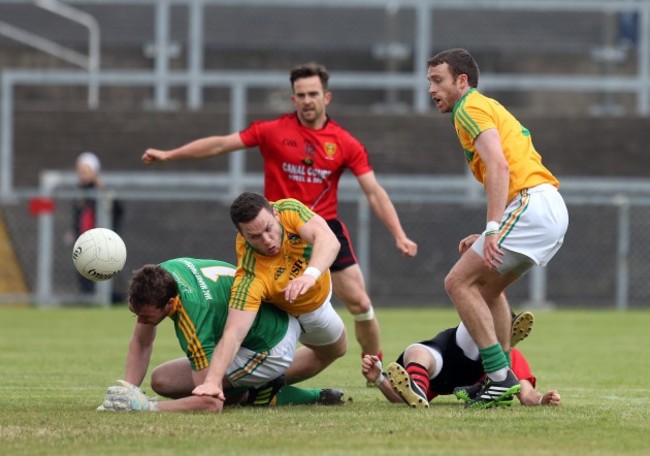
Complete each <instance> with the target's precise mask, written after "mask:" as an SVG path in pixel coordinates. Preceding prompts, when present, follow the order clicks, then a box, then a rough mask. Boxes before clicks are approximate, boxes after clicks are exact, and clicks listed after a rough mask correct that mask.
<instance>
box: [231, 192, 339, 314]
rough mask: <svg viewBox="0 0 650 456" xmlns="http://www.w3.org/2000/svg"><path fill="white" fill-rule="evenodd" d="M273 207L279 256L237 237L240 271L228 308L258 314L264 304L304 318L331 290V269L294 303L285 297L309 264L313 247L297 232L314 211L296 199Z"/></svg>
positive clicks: (277, 203)
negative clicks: (259, 250) (278, 230)
mask: <svg viewBox="0 0 650 456" xmlns="http://www.w3.org/2000/svg"><path fill="white" fill-rule="evenodd" d="M272 204H273V207H274V208H275V209H276V210H277V213H278V218H279V219H280V224H281V226H282V228H283V230H282V246H281V248H280V253H278V254H277V255H275V256H273V257H267V256H264V255H260V254H259V253H257V252H256V251H255V250H254V249H253V247H252V246H251V245H249V244H248V243H247V242H246V241H245V240H244V238H243V236H242V235H241V234H237V241H236V246H237V247H236V249H237V272H236V274H235V283H234V284H233V288H232V294H231V297H230V303H229V305H230V307H232V308H234V309H238V310H246V311H254V312H257V310H258V309H259V307H260V305H262V301H265V302H269V303H271V304H274V305H275V306H277V307H279V308H280V309H282V310H284V311H286V312H287V313H289V314H291V315H302V314H304V313H308V312H311V311H313V310H316V309H317V308H318V307H320V306H321V304H323V303H324V302H325V300H326V299H327V297H328V296H329V294H330V289H331V282H330V272H329V269H328V270H326V271H325V272H324V273H323V274H322V275H321V276H320V277H319V278H318V280H316V283H315V284H314V286H313V287H311V288H310V289H309V290H308V291H307V292H306V293H305V294H304V295H302V296H299V297H298V298H297V299H296V300H295V301H294V302H293V303H290V302H288V301H287V300H286V299H285V298H284V289H285V288H286V287H287V286H288V284H289V281H290V280H292V279H294V278H296V277H298V276H300V275H301V274H302V273H303V272H304V271H305V269H307V266H308V265H309V259H310V257H311V252H312V246H311V244H309V243H307V242H306V241H305V240H303V239H302V238H301V237H300V235H299V234H298V232H299V230H300V228H301V227H302V226H303V225H304V224H305V223H306V222H307V221H309V220H310V219H311V218H312V217H313V216H314V212H312V211H311V210H310V209H309V208H307V206H305V205H304V204H302V203H301V202H299V201H298V200H295V199H286V200H279V201H277V202H275V203H272Z"/></svg>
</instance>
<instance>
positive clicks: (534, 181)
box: [452, 89, 560, 201]
mask: <svg viewBox="0 0 650 456" xmlns="http://www.w3.org/2000/svg"><path fill="white" fill-rule="evenodd" d="M452 121H453V123H454V128H455V129H456V134H457V135H458V140H459V141H460V144H461V147H462V148H463V151H464V153H465V159H466V160H467V164H468V165H469V168H470V170H471V171H472V174H474V177H475V178H476V180H478V181H479V182H481V183H482V184H483V185H484V186H485V185H486V179H487V176H486V168H485V163H483V161H482V160H481V158H480V156H479V154H478V152H477V151H476V147H474V141H475V140H476V137H477V136H478V135H479V134H481V132H483V131H485V130H489V129H491V128H496V129H497V131H498V132H499V137H500V138H501V147H502V148H503V153H504V155H505V157H506V160H507V161H508V166H509V167H510V183H509V188H508V201H511V200H512V199H513V198H514V197H515V196H516V195H517V193H518V192H519V191H521V190H524V189H526V188H532V187H535V186H537V185H541V184H551V185H553V186H554V187H556V188H559V186H560V183H559V182H558V180H557V179H556V178H555V176H553V174H551V172H550V171H549V170H548V169H547V168H546V167H545V166H544V165H543V164H542V158H541V156H540V155H539V153H538V152H537V151H536V150H535V147H534V146H533V142H532V139H531V136H530V132H529V131H528V130H527V129H526V128H525V127H524V126H523V125H521V123H519V121H518V120H517V119H516V118H515V117H514V116H513V115H512V114H510V112H508V110H507V109H506V108H504V107H503V106H502V105H501V104H500V103H499V102H498V101H496V100H493V99H492V98H488V97H486V96H485V95H483V94H481V93H479V92H478V91H477V90H476V89H471V90H470V91H469V92H467V93H466V94H465V95H463V97H462V98H461V99H460V100H458V101H457V102H456V105H454V110H453V112H452Z"/></svg>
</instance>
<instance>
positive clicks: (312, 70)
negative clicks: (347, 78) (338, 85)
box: [289, 62, 330, 91]
mask: <svg viewBox="0 0 650 456" xmlns="http://www.w3.org/2000/svg"><path fill="white" fill-rule="evenodd" d="M312 76H318V78H319V79H320V82H321V84H322V85H323V90H325V91H326V90H327V83H328V82H329V80H330V74H329V72H328V71H327V68H325V66H324V65H321V64H320V63H316V62H309V63H303V64H302V65H298V66H297V67H294V68H293V69H292V70H291V75H290V76H289V80H290V81H291V88H292V89H293V84H294V82H296V81H297V80H298V79H304V78H311V77H312Z"/></svg>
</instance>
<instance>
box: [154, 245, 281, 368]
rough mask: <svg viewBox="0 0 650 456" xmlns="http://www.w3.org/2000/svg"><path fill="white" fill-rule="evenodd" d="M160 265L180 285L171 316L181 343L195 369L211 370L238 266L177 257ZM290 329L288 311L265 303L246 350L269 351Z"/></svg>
mask: <svg viewBox="0 0 650 456" xmlns="http://www.w3.org/2000/svg"><path fill="white" fill-rule="evenodd" d="M160 266H161V267H162V268H163V269H165V270H166V271H168V272H169V273H170V274H171V275H172V276H173V277H174V280H175V281H176V283H177V284H178V289H179V296H178V298H177V299H176V302H175V304H174V307H173V308H172V311H171V312H170V315H169V317H170V318H171V319H172V320H173V321H174V328H175V330H176V337H177V338H178V342H179V343H180V346H181V348H182V349H183V351H184V352H185V354H186V355H187V357H188V358H189V360H190V362H191V364H192V369H194V370H201V369H203V368H205V367H208V365H209V364H210V358H211V357H212V352H213V351H214V348H215V347H216V345H217V343H218V342H219V340H220V339H221V336H222V334H223V329H224V327H225V325H226V317H227V316H228V302H229V301H230V289H231V287H232V284H233V282H234V280H235V266H233V265H232V264H229V263H225V262H223V261H217V260H198V259H194V258H176V259H173V260H169V261H165V262H164V263H161V264H160ZM288 326H289V317H288V315H287V314H286V313H285V312H283V311H281V310H280V309H278V308H277V307H275V306H272V305H269V304H263V305H262V306H261V308H260V311H259V312H258V313H257V316H256V317H255V321H254V322H253V326H252V327H251V329H250V331H249V332H248V335H247V336H246V338H245V339H244V341H243V343H242V347H246V348H248V349H250V350H253V351H255V352H264V351H268V350H270V349H271V348H272V347H273V346H275V345H276V344H277V343H278V342H279V341H280V340H282V338H283V337H284V336H285V334H286V333H287V329H288Z"/></svg>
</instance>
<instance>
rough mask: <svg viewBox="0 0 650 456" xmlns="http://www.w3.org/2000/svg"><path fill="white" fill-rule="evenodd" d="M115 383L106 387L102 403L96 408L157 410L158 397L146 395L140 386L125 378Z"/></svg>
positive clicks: (139, 410) (140, 410)
mask: <svg viewBox="0 0 650 456" xmlns="http://www.w3.org/2000/svg"><path fill="white" fill-rule="evenodd" d="M116 383H117V384H116V385H113V386H109V387H108V390H107V391H106V396H104V403H103V404H102V405H100V406H99V407H98V408H97V410H99V411H113V412H146V411H155V410H158V399H156V398H155V397H147V395H146V394H145V393H144V392H143V391H142V390H141V389H140V388H138V387H137V386H135V385H132V384H131V383H129V382H127V381H125V380H118V381H117V382H116Z"/></svg>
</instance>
